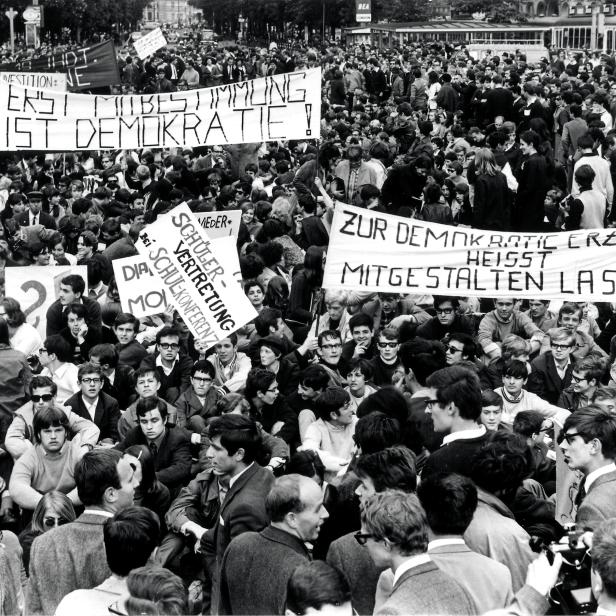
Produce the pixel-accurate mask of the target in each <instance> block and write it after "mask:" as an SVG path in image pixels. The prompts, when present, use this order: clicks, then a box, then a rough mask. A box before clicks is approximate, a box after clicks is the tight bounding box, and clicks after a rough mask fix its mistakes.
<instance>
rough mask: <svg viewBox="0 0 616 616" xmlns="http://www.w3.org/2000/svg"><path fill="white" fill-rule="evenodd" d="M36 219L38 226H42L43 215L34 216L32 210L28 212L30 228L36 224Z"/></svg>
mask: <svg viewBox="0 0 616 616" xmlns="http://www.w3.org/2000/svg"><path fill="white" fill-rule="evenodd" d="M35 218H36V224H37V225H40V224H41V213H40V212H39V213H38V214H33V213H32V210H28V226H29V227H31V226H32V225H34V224H35V222H34V219H35Z"/></svg>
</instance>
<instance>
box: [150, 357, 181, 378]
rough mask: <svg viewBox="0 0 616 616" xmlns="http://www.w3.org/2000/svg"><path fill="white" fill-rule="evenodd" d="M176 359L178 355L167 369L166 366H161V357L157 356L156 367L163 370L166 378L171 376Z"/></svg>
mask: <svg viewBox="0 0 616 616" xmlns="http://www.w3.org/2000/svg"><path fill="white" fill-rule="evenodd" d="M178 359H179V355H176V356H175V359H174V360H173V364H172V366H171V368H167V366H165V365H164V364H163V360H162V357H161V356H160V355H159V356H158V357H157V358H156V365H157V366H160V367H161V368H162V369H163V372H164V373H165V374H166V375H167V376H169V375H170V374H171V372H173V369H174V368H175V364H177V363H178Z"/></svg>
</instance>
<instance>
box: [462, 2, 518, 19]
mask: <svg viewBox="0 0 616 616" xmlns="http://www.w3.org/2000/svg"><path fill="white" fill-rule="evenodd" d="M451 9H452V13H453V15H454V16H458V15H464V16H471V15H472V14H473V13H485V15H486V19H487V20H488V21H493V22H497V23H508V22H511V21H516V20H519V19H520V11H519V8H518V2H517V0H499V1H498V2H496V1H495V0H452V3H451Z"/></svg>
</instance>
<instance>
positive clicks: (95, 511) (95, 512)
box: [83, 509, 113, 518]
mask: <svg viewBox="0 0 616 616" xmlns="http://www.w3.org/2000/svg"><path fill="white" fill-rule="evenodd" d="M83 512H84V513H89V514H90V515H102V516H103V517H104V518H112V517H113V513H111V511H106V510H105V509H84V511H83Z"/></svg>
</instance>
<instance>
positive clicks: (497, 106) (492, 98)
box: [486, 88, 513, 122]
mask: <svg viewBox="0 0 616 616" xmlns="http://www.w3.org/2000/svg"><path fill="white" fill-rule="evenodd" d="M486 107H487V109H486V114H487V116H488V119H489V120H490V122H494V118H495V117H496V116H499V115H500V116H503V118H505V120H513V94H512V92H511V90H509V89H508V88H494V89H492V90H490V91H489V92H488V93H487V95H486Z"/></svg>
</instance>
